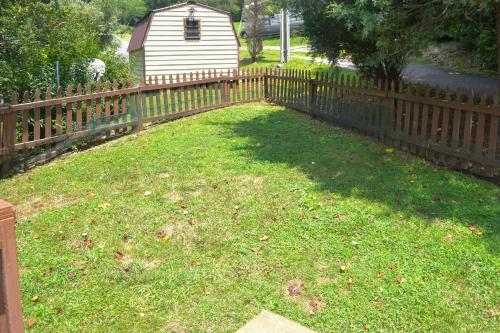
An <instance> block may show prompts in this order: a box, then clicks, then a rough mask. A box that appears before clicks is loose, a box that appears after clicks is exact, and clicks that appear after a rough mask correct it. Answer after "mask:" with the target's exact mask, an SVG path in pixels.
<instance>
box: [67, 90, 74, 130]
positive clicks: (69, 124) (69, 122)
mask: <svg viewBox="0 0 500 333" xmlns="http://www.w3.org/2000/svg"><path fill="white" fill-rule="evenodd" d="M71 96H73V86H72V85H71V84H70V85H68V86H67V87H66V97H71ZM72 132H73V103H71V102H69V103H66V134H70V133H72Z"/></svg>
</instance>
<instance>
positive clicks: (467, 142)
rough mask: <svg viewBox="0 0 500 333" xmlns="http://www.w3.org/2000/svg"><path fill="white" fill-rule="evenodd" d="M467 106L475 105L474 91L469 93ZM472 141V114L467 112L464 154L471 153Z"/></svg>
mask: <svg viewBox="0 0 500 333" xmlns="http://www.w3.org/2000/svg"><path fill="white" fill-rule="evenodd" d="M467 104H468V105H473V104H474V91H473V90H471V91H470V92H469V96H468V98H467ZM471 139H472V112H471V111H466V112H465V122H464V142H463V151H464V153H466V154H468V153H470V147H471Z"/></svg>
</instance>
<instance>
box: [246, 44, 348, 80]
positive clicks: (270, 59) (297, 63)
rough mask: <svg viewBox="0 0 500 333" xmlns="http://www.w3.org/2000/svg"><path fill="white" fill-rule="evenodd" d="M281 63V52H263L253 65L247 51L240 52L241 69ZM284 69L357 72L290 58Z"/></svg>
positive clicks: (310, 60) (308, 60) (309, 60)
mask: <svg viewBox="0 0 500 333" xmlns="http://www.w3.org/2000/svg"><path fill="white" fill-rule="evenodd" d="M301 55H302V56H304V57H307V55H306V54H301ZM279 63H280V53H279V51H273V50H264V51H263V52H262V55H261V56H260V57H258V58H257V62H255V63H251V62H250V55H249V54H248V51H247V50H240V68H241V69H245V68H257V67H260V68H264V67H272V66H276V65H278V64H279ZM284 68H290V69H297V68H300V69H304V70H311V71H324V72H327V71H329V72H331V71H336V72H339V73H340V72H342V73H345V74H349V75H355V73H356V72H355V71H353V70H350V69H347V68H340V67H336V68H332V67H331V66H330V65H328V64H320V63H316V62H314V61H312V59H297V58H293V57H292V58H290V61H289V62H288V63H286V64H285V65H284Z"/></svg>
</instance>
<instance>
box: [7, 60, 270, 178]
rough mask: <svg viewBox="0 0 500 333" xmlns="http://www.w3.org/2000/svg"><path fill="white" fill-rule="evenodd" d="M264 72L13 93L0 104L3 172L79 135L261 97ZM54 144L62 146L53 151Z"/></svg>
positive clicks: (113, 132)
mask: <svg viewBox="0 0 500 333" xmlns="http://www.w3.org/2000/svg"><path fill="white" fill-rule="evenodd" d="M263 77H264V73H263V70H257V69H253V70H246V71H236V70H235V71H228V72H224V73H223V72H220V71H218V72H217V71H215V70H214V71H207V72H201V73H191V74H189V75H186V74H183V75H175V76H173V75H169V76H162V77H158V76H156V77H148V78H147V81H144V80H143V81H142V82H141V83H140V84H139V85H136V84H134V83H131V82H123V83H120V84H119V83H117V82H114V83H113V84H110V83H100V82H98V83H97V84H95V85H94V86H92V85H90V84H87V85H86V86H85V89H83V87H82V86H81V85H78V86H77V88H76V92H75V91H74V88H73V87H71V86H69V87H67V89H66V90H65V93H63V90H62V89H61V88H59V89H58V90H57V91H56V92H55V94H54V93H53V92H52V91H51V90H50V88H49V89H47V91H46V92H45V94H44V96H45V98H44V99H42V96H41V95H42V94H41V92H40V91H39V90H36V91H35V93H34V98H33V99H32V98H31V95H30V94H29V92H25V93H24V94H23V96H22V98H19V97H18V96H17V95H16V94H14V95H13V96H12V97H11V103H10V104H9V105H0V163H1V165H2V167H1V168H0V171H2V174H3V175H6V174H8V173H9V172H10V171H11V169H12V165H19V164H21V165H22V164H23V163H24V161H26V159H27V158H29V157H30V156H33V155H35V154H38V155H41V156H44V158H43V161H45V160H47V159H50V158H52V157H54V156H56V155H58V154H60V153H61V152H63V151H64V150H67V148H69V147H70V146H71V145H73V143H74V142H76V140H78V139H83V140H90V141H93V140H97V139H99V138H102V137H105V138H110V137H113V136H118V135H124V134H127V133H130V132H132V131H137V130H140V129H142V127H143V124H144V123H155V122H163V121H168V120H173V119H177V118H180V117H185V116H189V115H193V114H196V113H200V112H205V111H208V110H212V109H216V108H222V107H226V106H229V105H234V104H237V103H244V102H250V101H256V100H261V99H262V98H263V97H264V88H263ZM57 145H60V146H63V148H65V149H56V150H54V147H56V146H57Z"/></svg>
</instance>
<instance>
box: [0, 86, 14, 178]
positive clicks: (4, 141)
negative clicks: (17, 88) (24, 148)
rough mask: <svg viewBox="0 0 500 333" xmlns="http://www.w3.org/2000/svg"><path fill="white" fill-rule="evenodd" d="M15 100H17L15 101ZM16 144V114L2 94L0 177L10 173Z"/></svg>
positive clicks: (0, 97) (0, 105)
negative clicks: (5, 101)
mask: <svg viewBox="0 0 500 333" xmlns="http://www.w3.org/2000/svg"><path fill="white" fill-rule="evenodd" d="M14 102H15V101H14ZM15 145H16V114H15V113H13V112H11V106H10V104H5V103H4V100H3V97H2V96H0V162H1V166H0V178H2V177H5V176H7V175H8V174H9V171H10V167H11V165H10V164H11V161H12V160H13V159H14V155H15Z"/></svg>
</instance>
